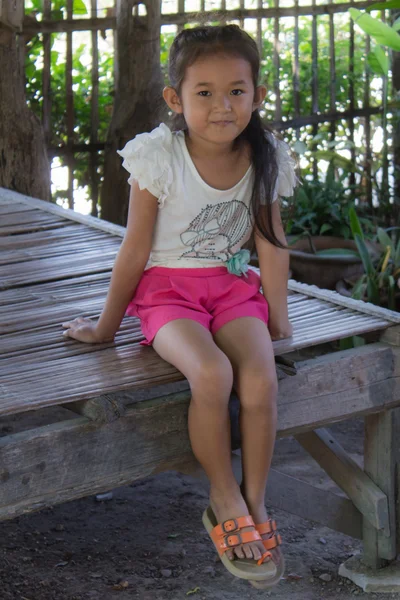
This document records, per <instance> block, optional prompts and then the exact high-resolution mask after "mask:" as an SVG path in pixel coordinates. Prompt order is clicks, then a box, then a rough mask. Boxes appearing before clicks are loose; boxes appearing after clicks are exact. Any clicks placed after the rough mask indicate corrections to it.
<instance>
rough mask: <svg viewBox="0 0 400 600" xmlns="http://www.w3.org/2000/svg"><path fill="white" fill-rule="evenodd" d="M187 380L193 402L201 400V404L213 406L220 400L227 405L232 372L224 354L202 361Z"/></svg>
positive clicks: (230, 389)
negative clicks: (208, 403) (205, 403)
mask: <svg viewBox="0 0 400 600" xmlns="http://www.w3.org/2000/svg"><path fill="white" fill-rule="evenodd" d="M188 379H189V384H190V388H191V391H192V394H193V397H194V399H195V400H196V398H199V399H200V398H201V401H202V402H208V401H209V402H210V403H214V404H215V402H216V401H218V400H220V401H222V402H224V403H226V404H227V403H228V401H229V397H230V394H231V391H232V386H233V370H232V365H231V363H230V362H229V359H228V358H227V357H226V356H225V355H224V354H222V353H221V354H220V355H218V356H217V357H215V356H210V357H209V358H207V359H203V360H202V361H201V362H199V364H197V365H196V366H195V368H194V369H193V370H192V373H191V375H190V376H189V378H188Z"/></svg>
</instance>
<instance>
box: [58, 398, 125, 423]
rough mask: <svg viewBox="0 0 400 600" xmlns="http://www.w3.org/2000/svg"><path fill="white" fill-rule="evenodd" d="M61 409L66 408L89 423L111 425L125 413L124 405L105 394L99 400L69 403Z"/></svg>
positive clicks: (92, 399) (117, 399)
mask: <svg viewBox="0 0 400 600" xmlns="http://www.w3.org/2000/svg"><path fill="white" fill-rule="evenodd" d="M63 408H67V409H68V410H71V411H73V412H75V413H76V414H78V415H81V416H82V417H87V418H88V419H90V420H91V421H96V423H112V422H113V421H116V420H117V419H119V418H120V417H123V416H124V414H125V412H126V408H125V404H124V403H123V402H122V401H121V400H120V399H119V398H118V396H115V395H112V394H105V395H104V396H100V397H99V398H91V399H90V400H82V401H81V402H70V403H69V404H65V405H64V406H63Z"/></svg>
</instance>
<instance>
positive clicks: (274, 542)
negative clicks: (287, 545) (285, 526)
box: [262, 533, 282, 550]
mask: <svg viewBox="0 0 400 600" xmlns="http://www.w3.org/2000/svg"><path fill="white" fill-rule="evenodd" d="M262 543H263V544H264V548H265V549H266V550H272V549H273V548H277V546H280V545H281V544H282V538H281V536H280V535H279V533H278V534H277V535H273V536H272V537H270V538H268V539H267V540H262Z"/></svg>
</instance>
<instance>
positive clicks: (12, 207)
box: [0, 202, 29, 215]
mask: <svg viewBox="0 0 400 600" xmlns="http://www.w3.org/2000/svg"><path fill="white" fill-rule="evenodd" d="M27 210H29V207H28V206H26V204H22V203H20V202H12V203H9V204H5V203H4V204H0V215H11V214H13V213H18V212H25V211H27Z"/></svg>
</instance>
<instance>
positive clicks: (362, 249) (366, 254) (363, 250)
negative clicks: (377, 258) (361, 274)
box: [354, 233, 375, 277]
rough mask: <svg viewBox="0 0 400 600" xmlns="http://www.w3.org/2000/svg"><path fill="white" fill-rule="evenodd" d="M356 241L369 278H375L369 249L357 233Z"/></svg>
mask: <svg viewBox="0 0 400 600" xmlns="http://www.w3.org/2000/svg"><path fill="white" fill-rule="evenodd" d="M354 240H355V242H356V244H357V248H358V251H359V253H360V257H361V260H362V264H363V266H364V269H365V272H366V274H367V275H368V276H369V277H373V276H374V275H375V270H374V267H373V264H372V260H371V257H370V255H369V252H368V248H367V246H366V244H365V241H364V240H363V239H362V238H361V237H360V236H359V235H358V234H357V233H356V235H355V236H354Z"/></svg>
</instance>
